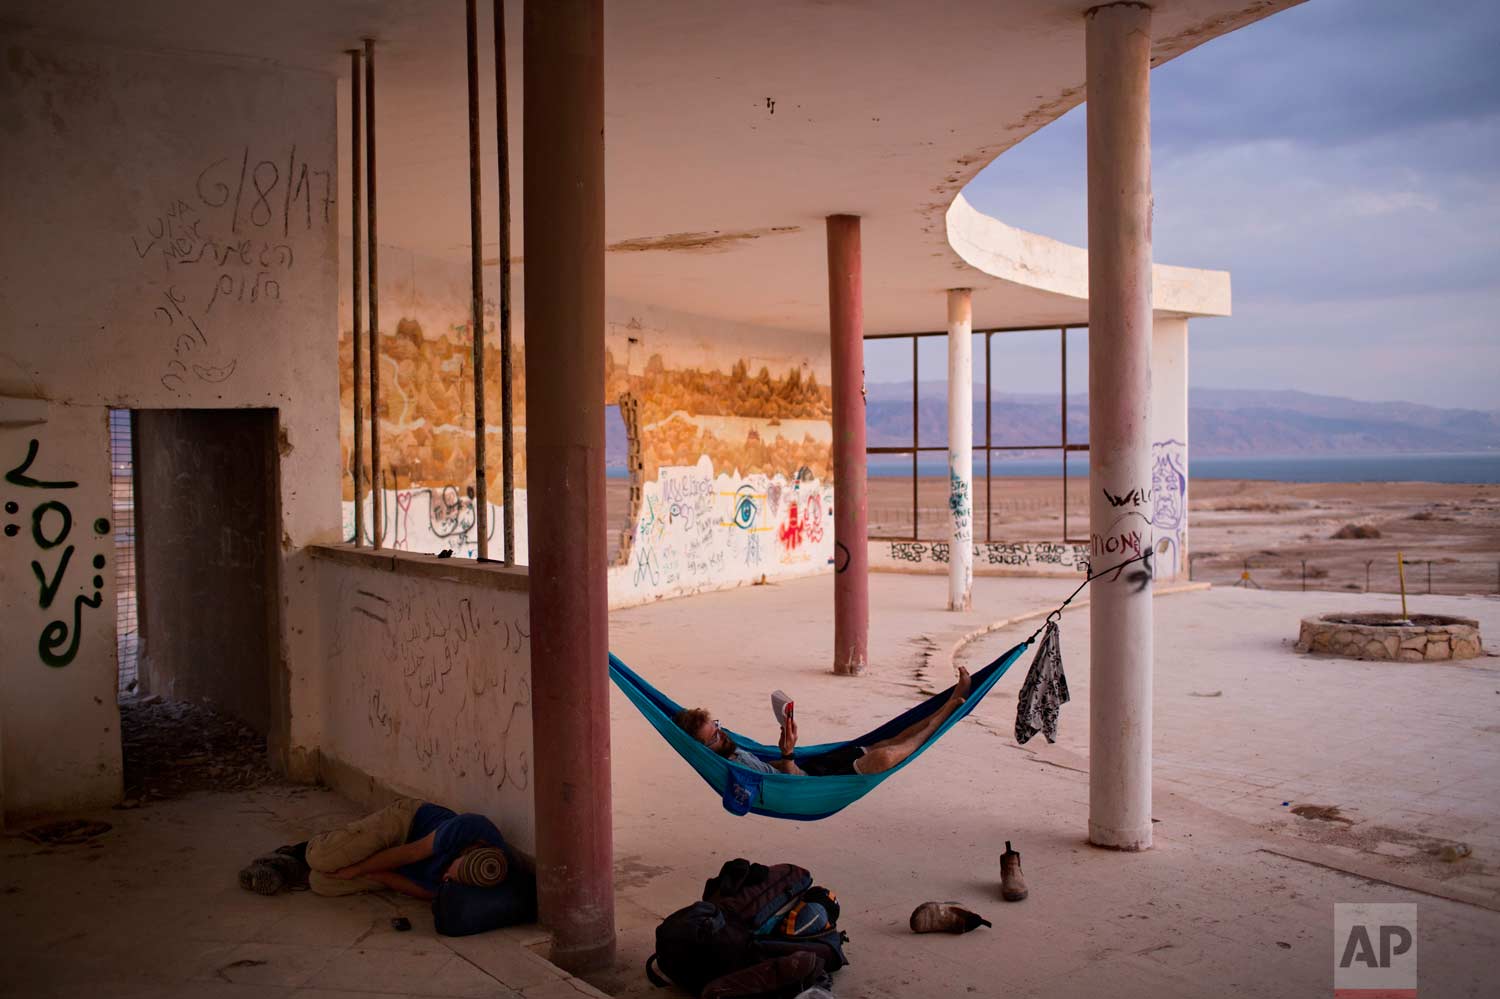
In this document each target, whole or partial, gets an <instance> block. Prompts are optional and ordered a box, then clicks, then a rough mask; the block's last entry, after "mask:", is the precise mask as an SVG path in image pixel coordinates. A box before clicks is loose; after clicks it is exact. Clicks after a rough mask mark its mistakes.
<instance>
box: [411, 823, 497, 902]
mask: <svg viewBox="0 0 1500 999" xmlns="http://www.w3.org/2000/svg"><path fill="white" fill-rule="evenodd" d="M434 832H435V833H437V835H436V836H435V837H434V838H433V841H432V856H430V857H428V858H427V859H426V860H418V861H416V862H415V863H411V864H407V865H406V866H405V867H400V868H397V870H396V873H398V874H400V875H402V876H403V877H406V878H410V879H411V880H412V881H414V882H416V883H417V884H419V885H421V886H422V887H423V888H426V889H427V890H428V891H430V892H433V893H434V894H435V893H436V892H437V890H438V888H440V887H441V886H442V883H443V872H444V871H446V870H447V869H448V865H449V864H451V863H453V859H454V858H455V857H457V856H458V855H459V854H460V853H462V852H463V850H464V848H465V847H468V846H470V845H471V844H474V843H480V844H482V845H484V846H494V847H498V848H500V849H501V850H505V853H506V859H507V860H509V859H510V851H509V850H508V849H506V846H505V840H504V839H503V838H502V837H501V835H500V830H498V829H496V828H495V824H494V823H493V822H491V821H490V820H489V819H487V818H485V817H484V816H483V815H476V814H474V813H472V812H466V813H464V814H463V815H457V814H455V813H454V811H453V809H451V808H444V807H443V806H442V805H434V804H433V803H432V802H430V801H429V802H424V803H423V804H422V805H421V807H419V808H418V809H417V812H416V814H415V815H413V816H412V819H411V827H410V828H409V829H408V830H407V833H406V841H407V842H408V843H415V842H416V841H417V840H419V839H421V838H422V837H424V836H426V835H428V834H429V833H434Z"/></svg>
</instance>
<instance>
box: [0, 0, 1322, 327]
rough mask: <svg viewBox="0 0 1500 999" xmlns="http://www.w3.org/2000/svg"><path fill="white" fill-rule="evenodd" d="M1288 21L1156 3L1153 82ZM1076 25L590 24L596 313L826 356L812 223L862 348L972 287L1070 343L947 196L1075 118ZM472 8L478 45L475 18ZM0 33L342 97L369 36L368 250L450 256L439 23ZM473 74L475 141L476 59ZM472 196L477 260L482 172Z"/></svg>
mask: <svg viewBox="0 0 1500 999" xmlns="http://www.w3.org/2000/svg"><path fill="white" fill-rule="evenodd" d="M1295 2H1297V0H1156V2H1155V3H1154V4H1153V6H1154V8H1155V13H1154V16H1153V36H1154V38H1155V42H1154V46H1153V53H1154V55H1153V60H1154V62H1155V63H1156V64H1160V63H1161V62H1164V61H1166V60H1168V59H1170V58H1172V57H1174V56H1176V55H1179V54H1181V53H1182V52H1185V51H1187V50H1189V49H1191V48H1193V47H1195V46H1197V45H1200V44H1202V43H1204V42H1205V41H1208V40H1210V39H1212V38H1214V37H1216V36H1218V35H1221V34H1224V33H1226V32H1229V31H1232V30H1234V29H1235V28H1238V27H1240V26H1242V25H1244V24H1247V23H1250V22H1252V21H1254V20H1257V19H1259V18H1261V17H1264V16H1267V15H1269V14H1271V13H1273V12H1275V11H1277V10H1280V9H1282V8H1284V7H1288V6H1291V5H1293V3H1295ZM507 6H508V17H507V30H508V37H509V46H508V49H509V54H508V58H509V60H510V81H511V132H512V151H513V152H512V156H513V163H514V164H515V170H516V173H515V175H514V176H513V190H514V191H515V192H516V194H517V197H516V202H517V203H516V205H515V235H514V239H515V243H514V245H515V252H516V254H517V255H518V256H524V248H523V247H522V246H521V234H522V228H521V212H520V209H521V206H520V204H519V201H520V198H519V192H520V190H521V178H520V176H519V164H520V149H519V145H520V136H521V101H520V94H519V90H520V86H521V71H520V69H521V67H520V58H521V53H520V37H521V4H520V3H519V2H518V0H510V2H509V4H508V5H507ZM1089 6H1091V4H1089V3H1086V2H1076V0H1075V2H1067V0H947V2H937V3H923V4H916V3H911V2H903V0H872V2H862V3H853V2H849V3H844V2H838V0H821V2H814V0H762V2H758V3H734V4H731V3H704V2H702V0H656V2H649V3H648V2H635V3H627V2H620V3H607V4H606V12H607V13H606V39H605V52H606V57H605V58H606V143H607V147H606V154H607V169H608V174H607V185H608V186H607V205H608V209H607V238H608V240H609V242H610V253H609V261H608V281H609V293H610V294H611V295H612V296H614V297H616V298H619V299H623V300H625V301H634V302H640V303H645V304H651V305H657V306H663V307H667V308H671V309H674V310H678V311H681V312H687V313H694V314H698V315H702V316H706V317H711V318H723V319H728V320H734V321H737V322H741V323H749V324H757V325H762V326H770V327H779V328H785V329H792V330H800V331H805V332H808V333H822V332H823V331H825V330H826V329H827V290H826V288H827V284H826V281H827V279H826V273H825V263H824V252H825V251H824V229H823V219H824V217H825V216H827V215H829V214H831V213H836V212H850V213H855V214H859V215H861V216H863V218H864V223H863V244H864V266H865V324H866V330H867V332H870V333H879V332H901V331H910V330H923V329H933V328H940V327H941V326H942V325H943V321H944V315H945V312H944V309H945V305H944V296H943V291H944V290H945V289H947V288H950V287H959V286H967V287H973V288H974V289H975V295H974V319H975V324H976V326H980V327H983V326H1019V325H1032V324H1035V325H1048V324H1053V323H1061V322H1078V321H1080V320H1082V319H1084V318H1085V317H1086V314H1087V307H1086V302H1085V301H1084V298H1083V295H1084V289H1085V287H1086V280H1085V274H1086V272H1085V271H1084V270H1082V269H1081V267H1082V261H1083V260H1084V254H1083V251H1082V250H1080V249H1078V248H1076V247H1067V246H1064V245H1063V244H1059V243H1056V242H1055V241H1052V240H1047V239H1045V238H1044V237H1039V236H1033V235H1031V234H1027V233H1021V232H1019V231H1018V230H1015V229H1012V228H1010V227H1008V226H1005V225H1004V224H1003V223H1000V222H998V221H996V220H989V219H986V218H985V217H984V216H981V215H979V214H978V213H977V212H975V211H974V210H973V209H972V208H971V207H970V206H969V205H968V203H967V202H966V201H964V200H963V199H962V198H961V197H959V196H958V194H959V192H960V191H961V190H962V189H963V187H964V186H965V185H966V184H967V183H968V182H969V181H970V180H971V179H972V178H973V177H974V175H975V174H976V173H978V172H979V170H981V169H982V168H983V167H984V166H985V165H986V164H988V163H989V162H990V161H991V160H993V159H994V158H995V157H996V156H998V155H999V154H1000V153H1002V152H1003V151H1005V150H1006V149H1008V148H1010V147H1011V146H1013V145H1014V144H1015V143H1017V142H1019V141H1020V140H1021V139H1023V138H1025V137H1026V136H1027V135H1029V134H1031V133H1032V132H1034V131H1035V130H1036V129H1038V128H1040V127H1042V126H1043V125H1045V124H1047V123H1048V122H1050V121H1052V120H1054V119H1055V118H1057V117H1058V116H1060V115H1062V114H1063V113H1064V112H1066V111H1067V110H1069V109H1070V108H1072V107H1074V106H1075V105H1077V104H1078V103H1080V102H1081V101H1082V100H1083V96H1084V95H1083V81H1084V20H1083V18H1084V11H1085V10H1086V9H1087V8H1088V7H1089ZM481 8H483V10H484V13H483V14H482V17H481V21H482V23H481V38H483V39H485V40H486V41H487V40H488V38H489V37H490V31H491V28H490V25H489V21H488V8H489V4H488V3H484V2H481ZM8 17H9V18H10V20H11V23H12V24H14V23H15V22H22V23H24V24H28V25H33V26H36V27H39V28H42V29H46V30H56V31H65V32H70V33H75V34H78V35H82V36H86V37H92V38H95V39H100V40H109V41H114V42H119V43H124V44H132V45H140V46H150V47H158V48H164V49H171V50H177V51H184V50H186V51H189V52H193V51H197V52H204V53H212V54H216V55H232V56H241V57H247V58H253V59H260V60H272V61H276V62H279V63H284V64H287V65H291V66H297V67H304V68H309V69H315V70H320V71H324V72H334V73H347V58H346V57H344V56H342V55H341V52H342V50H344V49H346V48H348V47H350V46H352V45H355V44H357V43H358V40H359V39H360V38H361V37H363V36H365V35H371V36H373V37H375V38H377V39H378V40H379V48H378V53H379V61H378V76H377V80H378V84H379V91H378V92H379V113H380V117H379V130H378V137H379V143H380V153H379V155H380V164H379V167H380V188H379V195H380V223H381V242H382V243H390V244H395V245H401V246H405V247H409V248H411V249H413V250H415V251H418V252H421V253H424V254H428V255H432V256H437V257H463V256H465V255H466V254H467V235H468V197H467V166H466V163H467V159H466V157H467V147H466V142H467V140H466V135H467V131H466V129H467V111H466V106H465V96H464V94H465V84H464V40H463V39H464V29H463V4H462V3H461V2H459V0H452V2H445V3H422V2H415V0H320V2H319V3H317V4H308V3H305V2H303V0H262V2H260V3H256V4H245V3H243V2H241V0H158V2H156V3H153V4H152V5H150V6H149V7H146V6H144V5H138V4H129V5H126V4H114V3H104V2H101V3H80V2H74V3H58V2H56V0H15V2H13V3H12V4H11V5H10V13H9V14H8ZM482 48H488V45H487V44H486V45H483V46H482ZM482 74H483V76H482V81H483V85H482V89H483V92H485V93H486V94H488V95H489V96H488V97H486V98H485V99H486V101H487V105H486V111H485V117H484V119H483V122H484V130H485V132H486V134H487V137H488V140H489V142H491V143H492V142H493V128H494V126H493V120H494V119H493V103H492V102H493V92H492V87H493V84H492V81H493V69H492V68H491V64H490V63H489V62H488V60H487V58H486V60H485V65H484V67H483V69H482ZM340 89H341V91H342V90H343V89H344V88H342V87H341V88H340ZM341 99H342V97H341ZM345 145H346V143H341V145H340V148H341V149H343V148H344V146H345ZM346 172H347V164H346V165H344V167H343V171H341V175H342V174H343V173H346ZM484 176H485V188H486V192H485V193H486V199H485V200H486V222H487V223H488V227H487V229H486V239H487V242H488V243H489V244H490V245H489V249H488V252H489V253H490V254H491V255H493V253H494V249H493V247H494V242H493V240H494V236H493V233H494V220H495V219H496V218H497V217H498V211H497V208H496V199H495V197H494V194H495V184H494V177H495V172H494V156H493V153H491V154H490V155H489V156H487V157H486V171H485V175H484ZM1078 196H1079V197H1080V198H1083V197H1084V196H1085V192H1083V191H1082V190H1080V191H1079V192H1078ZM345 225H346V226H347V220H346V221H345ZM950 241H951V242H950ZM1156 286H1157V309H1158V311H1164V312H1171V313H1178V314H1191V315H1203V314H1223V313H1225V312H1227V311H1228V275H1227V274H1223V273H1213V272H1203V271H1191V270H1187V269H1182V268H1165V267H1158V268H1157V270H1156ZM517 287H518V288H519V287H520V282H519V281H518V282H517Z"/></svg>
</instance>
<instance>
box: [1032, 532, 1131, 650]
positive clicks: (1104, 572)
mask: <svg viewBox="0 0 1500 999" xmlns="http://www.w3.org/2000/svg"><path fill="white" fill-rule="evenodd" d="M1151 554H1152V552H1151V549H1150V548H1147V549H1146V550H1145V551H1143V552H1141V553H1140V554H1139V555H1136V556H1134V557H1133V558H1128V559H1126V560H1125V561H1123V562H1121V563H1120V564H1119V565H1112V566H1110V567H1109V568H1108V569H1101V570H1100V571H1099V572H1095V573H1090V574H1089V575H1088V576H1085V577H1084V580H1083V582H1081V583H1079V584H1078V588H1077V589H1075V590H1074V591H1073V592H1072V593H1069V594H1068V599H1066V600H1064V601H1063V602H1062V603H1060V604H1058V605H1057V607H1056V609H1054V610H1053V611H1052V612H1051V613H1049V614H1048V615H1047V619H1046V620H1045V621H1043V622H1042V624H1041V627H1039V628H1037V630H1036V631H1033V632H1032V633H1031V637H1030V638H1028V639H1026V644H1027V645H1031V644H1032V643H1034V642H1035V641H1036V636H1038V635H1040V634H1041V633H1042V632H1044V631H1046V630H1047V626H1048V625H1049V624H1052V623H1054V621H1061V620H1062V612H1063V608H1064V607H1066V606H1068V604H1070V603H1072V602H1073V598H1074V597H1076V596H1078V594H1080V593H1082V592H1083V588H1084V587H1085V586H1087V585H1089V584H1090V583H1092V582H1093V581H1094V580H1096V579H1100V578H1102V577H1104V576H1109V575H1111V574H1113V578H1112V579H1111V580H1110V582H1114V581H1115V580H1116V579H1119V578H1120V573H1121V571H1123V570H1124V568H1125V567H1126V566H1127V565H1130V564H1131V563H1132V562H1145V563H1146V567H1145V570H1144V574H1145V577H1146V579H1145V581H1143V583H1142V585H1144V583H1145V582H1149V581H1150V579H1151ZM1134 575H1135V574H1132V578H1133V577H1134Z"/></svg>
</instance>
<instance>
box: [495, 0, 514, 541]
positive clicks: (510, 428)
mask: <svg viewBox="0 0 1500 999" xmlns="http://www.w3.org/2000/svg"><path fill="white" fill-rule="evenodd" d="M508 82H509V81H508V79H507V76H506V63H505V0H495V145H496V149H497V152H498V159H499V165H500V187H499V191H500V449H501V451H502V452H503V453H502V454H501V456H500V502H501V503H502V504H503V506H502V507H501V517H502V518H503V519H502V524H503V527H504V532H505V533H504V541H505V564H506V565H515V564H516V504H515V499H516V468H515V453H516V450H515V443H516V441H515V414H514V413H513V412H512V408H511V404H512V403H511V400H512V397H511V355H510V97H509V93H510V87H509V85H508Z"/></svg>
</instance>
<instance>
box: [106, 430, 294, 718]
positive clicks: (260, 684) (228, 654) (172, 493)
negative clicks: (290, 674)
mask: <svg viewBox="0 0 1500 999" xmlns="http://www.w3.org/2000/svg"><path fill="white" fill-rule="evenodd" d="M134 431H135V433H134V440H135V532H136V546H135V565H136V572H137V573H138V574H139V576H140V577H141V578H143V579H147V580H150V585H149V586H148V587H146V588H144V589H143V590H142V591H141V592H140V594H139V608H140V611H139V618H140V635H141V661H140V677H141V681H142V683H141V686H142V689H143V691H144V692H146V693H151V694H161V695H162V696H164V697H168V698H170V699H172V700H178V701H193V702H198V701H208V702H209V703H211V704H213V705H214V706H215V707H216V708H219V709H221V710H223V711H224V712H226V713H227V714H231V715H233V716H235V717H236V718H239V719H240V720H241V721H244V722H245V723H246V724H247V725H249V726H250V727H251V728H253V729H255V730H256V731H257V732H266V731H267V730H268V729H269V728H270V724H271V717H272V710H271V691H272V690H273V689H280V688H281V686H282V684H281V683H279V682H278V683H276V684H275V687H274V688H273V680H277V681H279V680H280V679H281V678H280V677H273V675H272V670H273V669H280V668H281V665H282V664H281V662H280V657H279V656H277V655H276V648H277V646H278V645H279V644H280V642H279V638H280V636H279V633H278V630H277V619H278V613H279V610H280V608H279V607H278V606H277V604H278V601H277V599H276V582H277V578H276V577H277V572H276V561H277V544H276V541H277V533H276V528H277V522H278V519H279V518H278V516H277V513H278V511H277V509H276V489H277V482H276V414H275V413H274V412H273V411H271V410H266V409H238V410H206V409H190V410H181V409H166V410H142V411H140V412H139V413H137V415H136V419H135V427H134Z"/></svg>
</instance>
